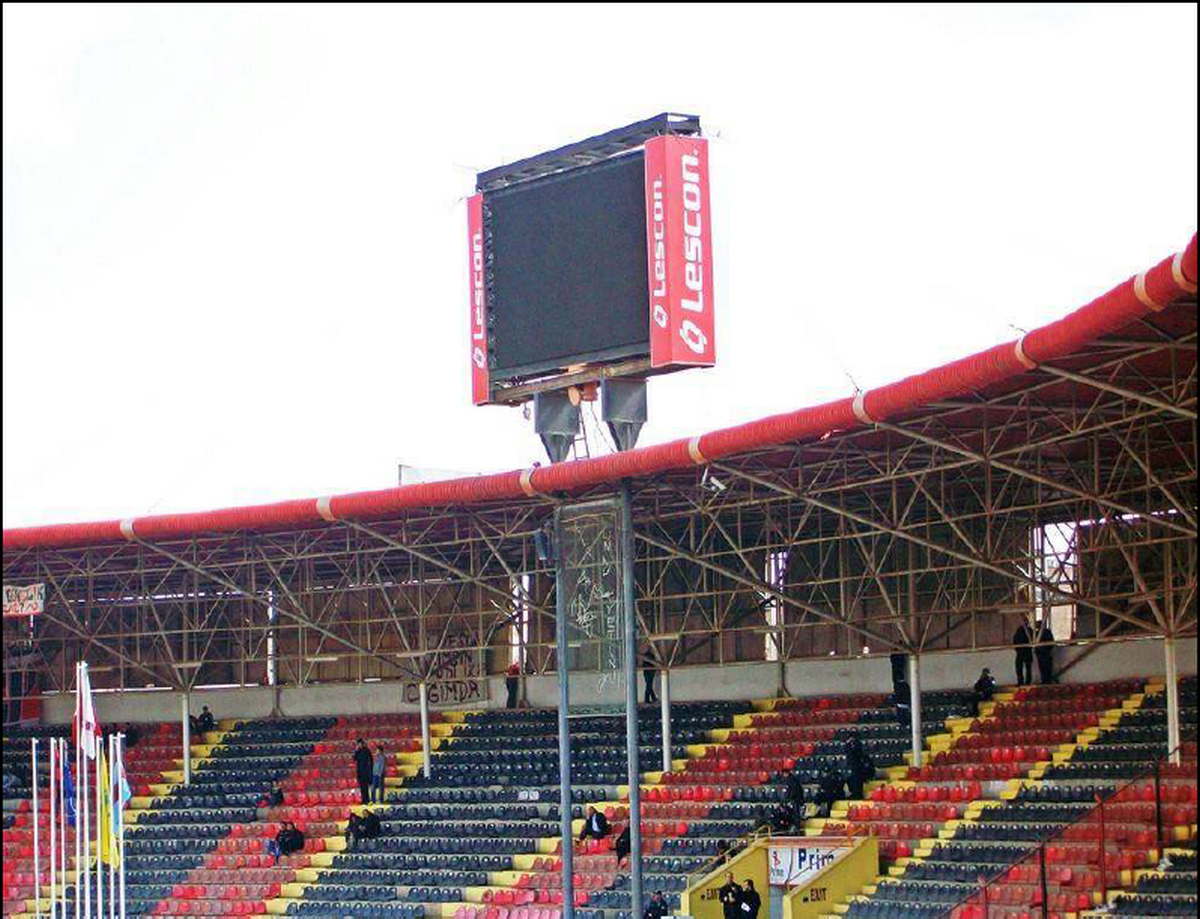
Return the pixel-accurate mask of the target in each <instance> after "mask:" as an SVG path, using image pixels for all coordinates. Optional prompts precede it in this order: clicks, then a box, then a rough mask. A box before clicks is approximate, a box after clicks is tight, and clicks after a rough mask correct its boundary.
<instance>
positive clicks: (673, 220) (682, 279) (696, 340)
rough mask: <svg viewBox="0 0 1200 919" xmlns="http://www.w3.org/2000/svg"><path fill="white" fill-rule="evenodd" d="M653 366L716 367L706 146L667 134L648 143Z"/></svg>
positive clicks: (647, 227)
mask: <svg viewBox="0 0 1200 919" xmlns="http://www.w3.org/2000/svg"><path fill="white" fill-rule="evenodd" d="M646 246H647V254H648V256H649V258H648V268H649V277H650V364H651V366H653V367H668V366H672V365H678V366H687V367H696V366H701V367H708V366H711V365H713V364H714V363H716V359H717V351H716V340H715V337H714V323H713V269H712V209H711V206H710V204H709V196H708V142H707V141H706V140H704V139H703V138H701V137H682V136H677V135H670V134H668V135H663V136H660V137H653V138H651V139H650V140H648V141H647V142H646Z"/></svg>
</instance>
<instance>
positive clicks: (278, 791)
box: [266, 782, 283, 807]
mask: <svg viewBox="0 0 1200 919" xmlns="http://www.w3.org/2000/svg"><path fill="white" fill-rule="evenodd" d="M266 801H267V803H266V806H267V807H280V806H282V805H283V789H282V788H280V787H279V783H278V782H276V783H275V784H274V785H272V786H271V790H270V791H269V792H267V798H266Z"/></svg>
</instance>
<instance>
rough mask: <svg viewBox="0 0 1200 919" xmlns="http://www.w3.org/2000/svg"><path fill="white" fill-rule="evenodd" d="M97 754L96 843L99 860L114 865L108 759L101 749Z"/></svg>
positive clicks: (114, 848)
mask: <svg viewBox="0 0 1200 919" xmlns="http://www.w3.org/2000/svg"><path fill="white" fill-rule="evenodd" d="M99 755H100V787H99V788H98V789H97V790H96V797H97V799H98V800H99V802H100V814H99V817H100V839H99V840H97V843H98V845H99V847H100V861H102V862H103V863H104V864H106V865H116V864H117V859H118V852H117V846H116V844H115V840H114V839H113V831H112V825H113V820H112V789H111V788H109V781H108V760H107V759H105V757H104V750H103V749H102V750H101V751H100V754H99Z"/></svg>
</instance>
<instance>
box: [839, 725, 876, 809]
mask: <svg viewBox="0 0 1200 919" xmlns="http://www.w3.org/2000/svg"><path fill="white" fill-rule="evenodd" d="M873 778H875V761H874V760H873V759H871V757H870V756H869V755H868V753H867V751H866V750H864V749H863V745H862V741H861V740H859V739H858V737H857V735H856V736H854V737H851V738H850V740H849V741H847V742H846V787H847V788H848V789H849V790H850V798H851V800H854V801H861V800H862V796H863V785H864V784H865V783H866V782H867V780H868V779H873Z"/></svg>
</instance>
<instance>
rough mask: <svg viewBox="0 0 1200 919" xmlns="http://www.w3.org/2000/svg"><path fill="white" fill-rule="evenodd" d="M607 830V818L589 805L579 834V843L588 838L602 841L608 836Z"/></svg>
mask: <svg viewBox="0 0 1200 919" xmlns="http://www.w3.org/2000/svg"><path fill="white" fill-rule="evenodd" d="M608 830H609V827H608V818H607V817H605V816H604V815H603V814H602V813H600V811H598V810H596V808H594V807H592V806H591V805H590V804H589V805H588V808H587V816H585V817H584V818H583V829H582V830H581V831H580V832H579V841H580V842H583V841H584V840H585V839H588V838H589V837H590V838H592V839H603V838H604V837H605V836H607V835H608Z"/></svg>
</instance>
